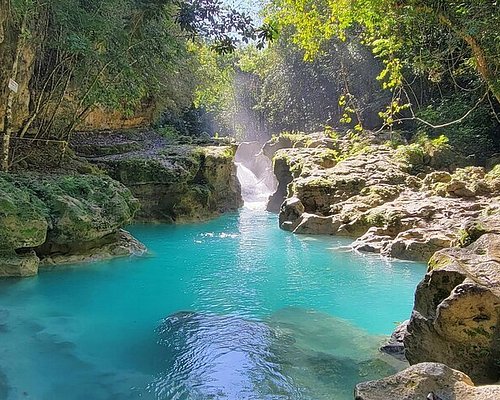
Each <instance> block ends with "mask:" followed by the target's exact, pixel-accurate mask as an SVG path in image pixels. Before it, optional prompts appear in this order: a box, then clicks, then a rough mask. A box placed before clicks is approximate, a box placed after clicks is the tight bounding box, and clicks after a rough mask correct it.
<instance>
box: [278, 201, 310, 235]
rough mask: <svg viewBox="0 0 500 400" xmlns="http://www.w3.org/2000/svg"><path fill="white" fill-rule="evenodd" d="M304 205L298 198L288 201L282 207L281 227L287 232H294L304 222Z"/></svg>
mask: <svg viewBox="0 0 500 400" xmlns="http://www.w3.org/2000/svg"><path fill="white" fill-rule="evenodd" d="M303 213H304V205H303V204H302V202H301V201H300V200H299V199H298V198H296V197H292V198H290V199H286V201H285V202H284V203H283V204H282V206H281V211H280V215H279V226H280V228H281V229H283V230H285V231H290V232H293V231H294V230H295V228H297V226H298V225H299V224H300V222H301V221H302V215H303Z"/></svg>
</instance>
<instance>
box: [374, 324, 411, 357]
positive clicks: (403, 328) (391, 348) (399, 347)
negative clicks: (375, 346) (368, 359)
mask: <svg viewBox="0 0 500 400" xmlns="http://www.w3.org/2000/svg"><path fill="white" fill-rule="evenodd" d="M409 322H410V320H406V321H404V322H403V323H402V324H400V325H399V326H398V327H397V328H396V330H395V331H394V332H393V333H392V335H391V337H390V339H389V340H388V341H387V343H386V344H384V345H383V346H382V347H381V348H380V351H382V352H384V353H387V354H390V355H391V356H394V357H396V358H398V359H399V360H406V358H405V345H404V338H405V336H406V335H407V333H408V323H409Z"/></svg>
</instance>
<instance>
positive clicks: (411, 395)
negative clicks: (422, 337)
mask: <svg viewBox="0 0 500 400" xmlns="http://www.w3.org/2000/svg"><path fill="white" fill-rule="evenodd" d="M354 395H355V399H356V400H427V399H428V400H438V399H440V400H497V399H499V398H500V385H492V386H481V387H476V386H474V384H473V383H472V381H471V379H470V378H469V377H468V376H467V375H465V374H464V373H462V372H460V371H456V370H454V369H451V368H449V367H447V366H446V365H444V364H437V363H421V364H417V365H413V366H411V367H409V368H407V369H405V370H404V371H401V372H399V373H397V374H395V375H392V376H389V377H388V378H384V379H381V380H378V381H370V382H363V383H360V384H358V385H357V386H356V389H355V391H354Z"/></svg>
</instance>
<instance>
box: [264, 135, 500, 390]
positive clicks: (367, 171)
mask: <svg viewBox="0 0 500 400" xmlns="http://www.w3.org/2000/svg"><path fill="white" fill-rule="evenodd" d="M384 140H387V137H386V138H384V137H382V138H380V137H375V138H374V137H371V138H370V137H368V138H360V137H357V138H355V140H353V138H350V139H342V138H338V137H335V136H333V137H326V136H325V135H321V134H318V135H313V136H309V137H301V136H300V135H294V136H293V135H289V136H288V137H287V138H285V139H281V138H275V139H273V140H272V141H271V142H269V143H268V144H267V145H266V146H264V152H266V151H267V152H268V153H270V155H273V157H274V171H275V174H276V176H277V178H278V181H279V185H278V190H277V191H276V193H275V194H274V195H273V197H271V199H270V202H269V206H268V209H270V210H273V209H274V210H276V209H278V210H279V222H280V227H281V228H282V229H285V230H288V231H291V232H294V233H297V234H330V235H343V236H350V237H354V238H357V239H356V240H355V241H354V243H353V244H352V247H353V248H354V249H355V250H359V251H366V252H372V253H379V254H381V255H384V256H390V257H395V258H401V259H407V260H418V261H429V260H430V261H429V269H428V272H427V274H426V276H425V277H424V279H423V280H422V282H421V283H420V284H419V286H418V288H417V291H416V296H415V306H414V310H413V313H412V315H411V318H410V320H409V322H407V323H406V324H405V325H403V326H401V327H400V328H398V330H397V331H396V332H395V333H394V334H393V337H392V338H391V341H390V343H388V345H386V346H384V348H383V350H384V351H386V352H389V353H391V354H393V355H396V356H398V357H406V358H407V360H408V361H409V362H410V364H417V365H415V366H413V367H411V368H410V369H408V370H406V371H404V372H402V373H400V374H397V375H394V376H393V377H389V378H387V379H385V380H381V381H376V382H369V383H366V384H362V385H359V386H358V388H357V390H356V395H357V398H358V399H374V400H375V399H415V398H422V399H472V398H474V399H475V398H479V399H490V398H491V399H493V398H495V399H496V398H499V393H500V390H499V387H498V386H493V387H491V388H484V389H483V388H476V387H474V386H473V384H472V380H473V381H474V382H475V383H476V384H484V383H494V382H497V381H498V380H499V379H500V362H499V360H500V328H499V323H498V322H499V320H500V297H499V296H500V165H496V166H491V168H490V169H489V170H485V169H484V168H481V167H473V166H464V160H462V159H461V158H460V157H459V156H458V155H456V154H454V152H453V151H452V149H451V148H450V147H449V146H447V145H446V143H443V141H441V142H439V141H431V140H427V141H426V142H423V143H418V144H411V145H399V146H392V145H391V144H390V143H387V144H384V143H383V141H384ZM278 204H280V206H279V207H277V205H278ZM423 362H436V363H442V364H446V365H447V366H448V367H446V366H445V365H438V364H419V363H423ZM450 368H453V369H456V370H459V371H462V372H463V373H461V372H457V371H453V370H451V369H450ZM464 373H466V374H467V375H468V376H466V375H464ZM469 376H470V378H469ZM429 395H430V396H431V397H428V396H429ZM432 396H434V397H432Z"/></svg>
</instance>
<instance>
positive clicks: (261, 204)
mask: <svg viewBox="0 0 500 400" xmlns="http://www.w3.org/2000/svg"><path fill="white" fill-rule="evenodd" d="M235 163H236V167H237V176H238V180H239V182H240V185H241V195H242V197H243V201H244V202H245V207H247V208H252V209H262V210H264V209H265V208H266V204H267V201H268V200H269V196H271V195H272V194H273V193H274V192H275V191H276V187H277V181H276V178H275V176H274V173H273V168H272V162H271V160H270V159H269V158H268V157H266V156H265V155H264V154H262V151H261V147H260V144H259V143H257V142H245V143H242V144H240V146H239V147H238V150H237V152H236V157H235Z"/></svg>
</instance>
